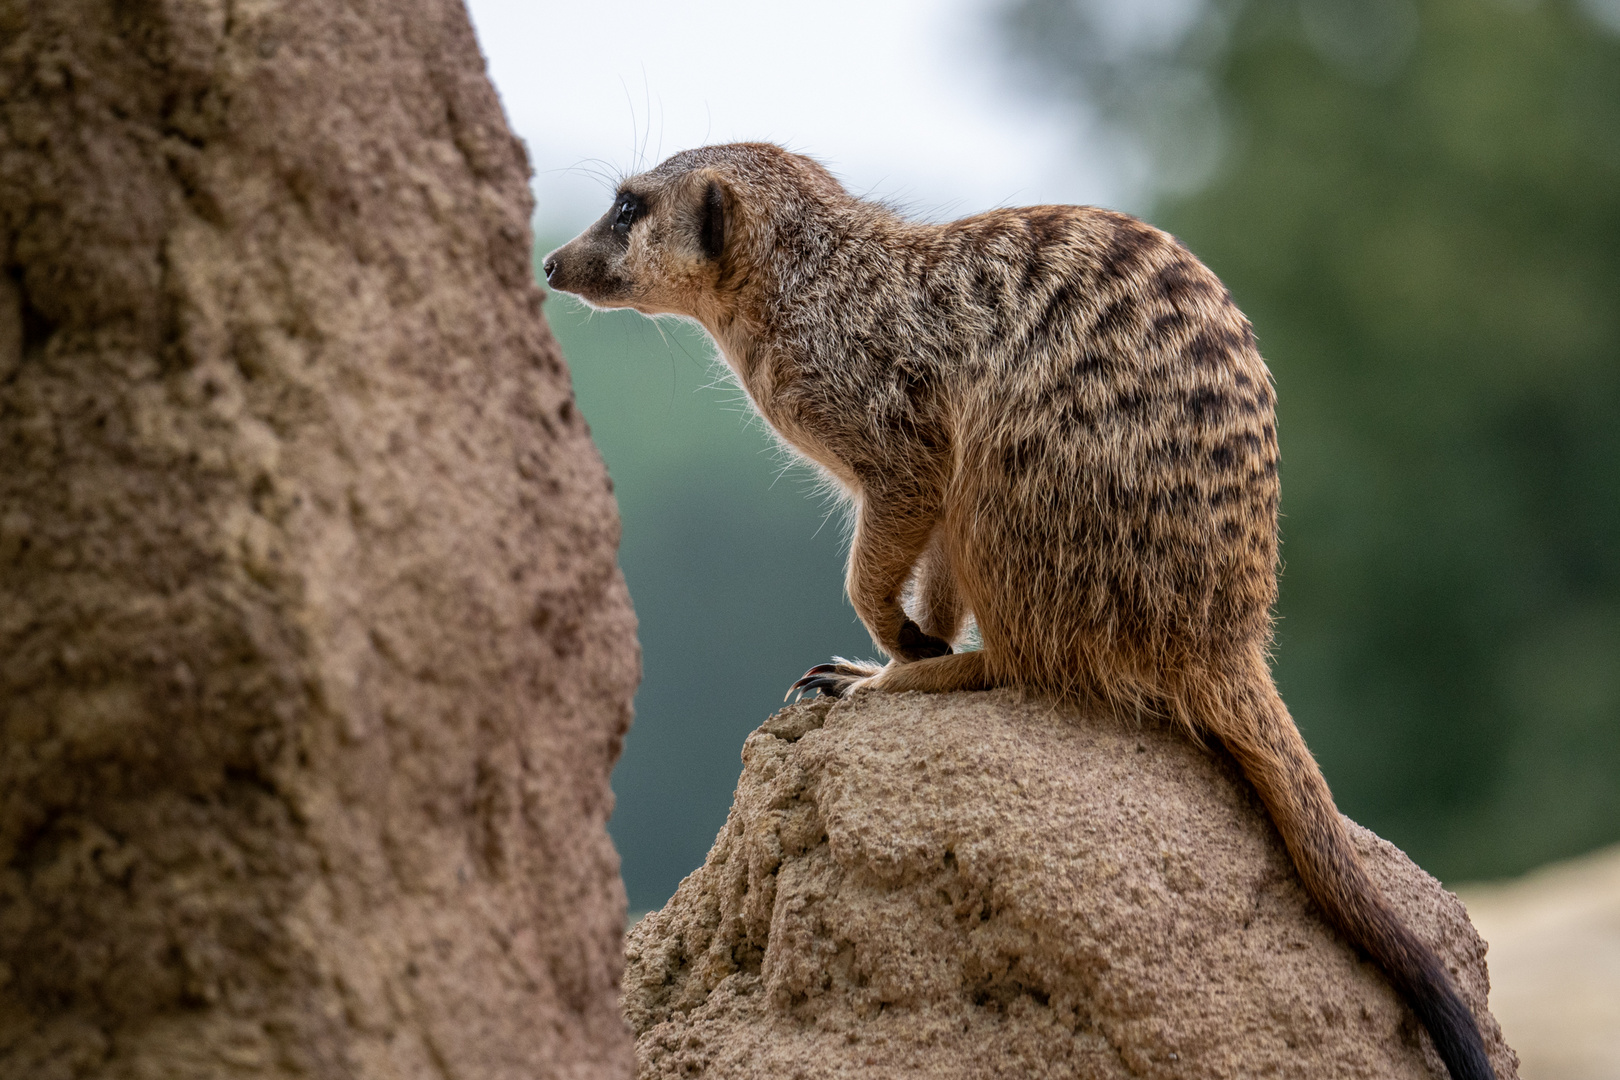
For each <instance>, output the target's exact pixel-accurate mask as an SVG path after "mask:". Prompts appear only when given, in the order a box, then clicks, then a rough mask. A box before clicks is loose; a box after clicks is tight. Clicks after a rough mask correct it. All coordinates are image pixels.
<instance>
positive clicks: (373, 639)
mask: <svg viewBox="0 0 1620 1080" xmlns="http://www.w3.org/2000/svg"><path fill="white" fill-rule="evenodd" d="M541 45H542V43H539V42H537V43H536V47H537V48H539V47H541ZM527 177H528V165H527V162H526V160H525V158H524V154H523V150H522V148H521V147H520V146H519V145H518V144H517V143H516V141H515V140H514V139H513V138H512V136H511V135H510V134H509V133H508V131H507V129H506V125H505V122H504V119H503V117H502V115H501V111H500V106H499V103H498V101H497V99H496V97H495V94H494V92H493V90H492V89H491V87H490V85H489V83H488V81H487V79H486V78H485V75H484V68H483V61H482V59H481V57H480V55H479V52H478V48H477V45H476V43H475V41H474V39H473V36H472V32H471V29H470V27H469V25H468V22H467V16H466V13H465V12H464V10H463V9H462V7H461V4H460V3H459V0H345V2H343V3H329V2H321V0H252V2H248V0H230V2H227V0H48V2H39V0H0V1078H4V1080H13V1078H17V1080H21V1078H28V1080H59V1078H67V1077H81V1076H83V1077H88V1076H95V1077H151V1078H159V1077H161V1078H164V1080H170V1078H189V1077H207V1078H210V1080H212V1078H222V1077H223V1078H228V1077H248V1076H252V1077H277V1076H295V1075H296V1076H300V1077H382V1076H388V1077H402V1078H406V1077H429V1076H431V1077H446V1076H455V1077H466V1078H479V1080H486V1078H501V1077H519V1076H522V1077H547V1076H567V1077H571V1078H580V1080H585V1078H592V1077H606V1076H618V1075H625V1074H627V1072H628V1070H629V1067H630V1041H629V1039H628V1037H627V1035H626V1034H625V1033H624V1029H623V1025H622V1022H621V1021H620V1019H619V1015H618V1009H617V997H618V984H617V978H618V973H619V964H620V960H619V945H620V932H621V930H622V926H623V923H622V920H623V904H624V901H623V894H622V890H621V886H620V884H619V881H618V875H617V860H616V857H615V855H614V853H613V850H612V847H611V845H610V843H609V841H608V838H607V835H606V833H605V831H604V828H603V824H604V821H605V819H606V817H607V814H608V812H609V809H610V801H611V795H610V792H609V789H608V784H607V780H608V772H609V769H610V768H611V766H612V763H613V761H614V759H615V757H616V756H617V754H618V750H619V746H620V741H621V738H622V735H623V733H624V730H625V726H626V724H627V722H628V710H629V704H630V698H631V694H632V691H633V687H634V684H635V681H636V678H637V654H636V648H635V643H634V637H633V634H634V624H633V618H632V615H631V613H630V610H629V607H628V603H627V600H626V597H625V594H624V588H623V583H622V581H621V579H620V577H619V575H618V572H617V569H616V567H615V563H614V548H615V544H616V542H617V530H618V525H617V519H616V514H615V510H614V507H613V504H612V498H611V495H610V493H609V490H608V486H607V479H606V476H605V473H604V471H603V468H602V465H601V462H600V460H599V459H598V457H597V456H596V454H595V451H594V450H593V448H592V447H591V445H590V441H589V438H588V435H587V433H586V430H585V427H584V424H583V422H582V421H581V419H580V417H579V416H578V414H577V413H576V412H575V410H574V408H573V403H572V398H571V390H570V387H569V382H568V376H567V372H566V370H565V369H564V368H563V366H562V362H561V359H560V357H559V355H558V352H557V348H556V345H555V343H554V342H553V341H552V339H551V336H550V334H549V333H548V331H547V330H546V328H545V326H544V323H543V321H542V320H541V318H540V311H539V309H540V294H539V292H538V291H537V290H536V288H535V287H534V284H533V280H532V272H531V266H530V238H529V230H528V221H529V215H530V209H531V207H530V195H529V191H528V186H527Z"/></svg>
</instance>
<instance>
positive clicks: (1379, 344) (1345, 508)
mask: <svg viewBox="0 0 1620 1080" xmlns="http://www.w3.org/2000/svg"><path fill="white" fill-rule="evenodd" d="M1605 5H1607V6H1605ZM1159 6H1161V7H1165V8H1166V10H1167V11H1171V14H1172V15H1173V16H1174V17H1173V18H1171V19H1170V20H1169V24H1171V25H1173V28H1174V29H1175V30H1176V32H1175V33H1173V34H1165V33H1163V32H1159V33H1157V35H1155V33H1152V32H1147V31H1144V30H1142V28H1141V25H1139V24H1132V23H1130V22H1129V21H1128V20H1127V21H1125V22H1121V20H1120V5H1118V4H1103V3H1090V2H1085V0H1080V2H1076V0H1022V2H1019V3H1016V4H1015V5H1014V6H1011V7H1009V8H1007V9H1006V10H1005V12H1004V20H1003V23H1002V27H1003V29H1004V31H1005V39H1006V41H1007V42H1008V43H1009V45H1010V52H1011V55H1012V59H1014V60H1015V62H1016V63H1017V64H1018V65H1019V66H1021V67H1022V68H1023V69H1024V70H1025V71H1026V72H1029V71H1033V72H1034V73H1035V75H1034V76H1033V77H1026V80H1025V81H1026V83H1027V84H1028V85H1030V86H1032V87H1036V86H1039V87H1040V88H1041V89H1040V92H1043V93H1047V94H1055V95H1060V96H1067V97H1068V98H1070V99H1072V100H1074V101H1075V102H1076V103H1077V104H1078V105H1080V106H1081V108H1080V109H1079V110H1077V116H1080V117H1088V116H1089V117H1092V118H1098V117H1100V118H1101V120H1102V122H1103V124H1104V125H1105V127H1108V128H1109V129H1110V132H1111V134H1112V135H1113V136H1114V137H1115V139H1116V141H1117V143H1118V144H1119V145H1121V146H1123V147H1126V148H1128V149H1132V150H1134V151H1135V152H1137V154H1138V155H1139V158H1140V159H1141V160H1143V161H1146V162H1148V163H1149V164H1150V165H1152V166H1153V167H1155V168H1158V169H1160V170H1162V174H1163V175H1164V176H1165V177H1166V178H1168V179H1167V181H1166V182H1165V183H1163V184H1161V185H1159V190H1158V197H1157V199H1155V200H1153V202H1152V205H1151V209H1150V211H1149V213H1148V215H1147V216H1149V217H1150V218H1151V219H1152V220H1154V221H1155V223H1157V224H1159V225H1161V226H1163V227H1165V228H1168V229H1170V230H1171V231H1173V232H1175V233H1176V234H1177V235H1179V236H1180V237H1181V238H1182V239H1183V240H1184V241H1185V242H1186V243H1187V245H1188V246H1189V247H1190V248H1191V249H1192V250H1193V251H1194V252H1195V253H1196V254H1198V255H1199V256H1200V257H1201V258H1203V259H1204V261H1205V262H1207V263H1208V264H1209V265H1210V266H1211V267H1212V268H1214V269H1215V271H1216V272H1217V273H1219V274H1220V275H1221V276H1222V278H1223V279H1224V280H1225V281H1226V283H1227V284H1228V285H1229V286H1230V288H1231V290H1232V292H1233V294H1234V295H1235V297H1236V298H1237V300H1238V303H1239V304H1240V305H1241V306H1242V307H1243V308H1244V310H1245V311H1246V312H1247V313H1248V314H1249V316H1250V317H1251V319H1252V320H1253V321H1254V323H1255V327H1256V330H1257V332H1258V334H1259V337H1260V343H1261V348H1262V350H1263V351H1264V353H1265V355H1266V357H1267V360H1268V362H1269V363H1270V365H1271V368H1272V371H1273V372H1274V374H1275V376H1276V380H1277V388H1278V396H1279V433H1280V437H1281V441H1282V478H1283V503H1282V507H1283V514H1284V520H1283V557H1284V562H1285V572H1284V574H1283V578H1282V582H1283V587H1282V599H1281V604H1280V608H1279V611H1280V615H1281V622H1280V624H1279V632H1278V648H1277V674H1278V679H1279V682H1280V683H1281V686H1282V690H1283V694H1284V696H1285V697H1286V699H1287V700H1288V702H1289V704H1290V707H1291V708H1292V709H1293V711H1294V714H1295V717H1296V719H1297V720H1298V722H1299V725H1300V727H1301V728H1302V730H1303V731H1304V732H1305V736H1306V738H1307V740H1308V741H1309V742H1310V744H1311V746H1312V748H1313V749H1314V750H1315V752H1316V753H1317V755H1318V757H1319V759H1320V761H1321V763H1322V766H1323V768H1324V770H1325V772H1326V773H1327V776H1328V779H1329V781H1330V782H1331V783H1332V785H1333V788H1334V792H1335V794H1336V796H1337V798H1338V800H1339V804H1340V807H1341V808H1342V809H1343V810H1344V811H1345V812H1346V813H1347V814H1349V815H1350V816H1351V817H1354V818H1356V819H1358V820H1360V821H1361V822H1363V823H1364V824H1366V825H1368V826H1369V827H1371V828H1373V829H1375V830H1377V831H1378V832H1380V833H1382V834H1383V835H1384V836H1386V837H1388V838H1389V839H1391V840H1392V841H1394V842H1395V843H1397V844H1400V845H1401V846H1402V847H1404V848H1405V849H1406V850H1407V851H1408V852H1410V853H1411V854H1412V856H1413V857H1414V858H1415V859H1417V861H1418V862H1420V863H1422V864H1423V865H1424V866H1425V867H1427V868H1428V869H1430V870H1431V871H1433V872H1434V873H1436V874H1438V875H1439V876H1440V877H1442V878H1444V879H1447V880H1461V879H1469V878H1483V877H1494V876H1499V875H1505V874H1510V873H1515V872H1518V871H1521V870H1524V869H1526V868H1528V867H1530V866H1533V865H1535V864H1536V863H1539V862H1543V861H1546V860H1548V859H1553V858H1557V857H1561V856H1566V855H1571V854H1574V853H1576V852H1579V851H1582V850H1584V849H1587V848H1590V847H1593V846H1596V845H1598V844H1601V843H1605V842H1609V841H1614V840H1616V839H1620V6H1616V5H1614V4H1613V3H1612V0H1588V7H1587V9H1586V10H1583V9H1582V8H1581V7H1579V6H1576V5H1572V4H1569V3H1564V2H1552V0H1542V2H1536V0H1422V2H1408V0H1247V2H1244V0H1228V2H1224V3H1206V4H1202V5H1200V4H1197V3H1188V2H1181V3H1179V4H1176V3H1171V4H1168V5H1166V4H1160V5H1159ZM1171 9H1174V10H1171ZM1605 17H1607V19H1608V20H1609V21H1610V23H1611V25H1610V27H1607V28H1606V27H1604V26H1603V25H1602V23H1603V21H1604V19H1605ZM1164 25H1166V23H1165V21H1164V20H1161V22H1160V27H1161V31H1162V27H1163V26H1164ZM1211 130H1216V131H1217V132H1218V133H1219V135H1220V144H1221V146H1220V152H1219V153H1218V154H1214V155H1212V154H1210V153H1209V150H1208V145H1209V139H1208V135H1209V132H1210V131H1211ZM1189 131H1197V132H1199V133H1201V134H1200V136H1199V138H1196V139H1189V140H1188V141H1187V143H1186V144H1185V146H1184V147H1183V145H1182V144H1181V143H1178V141H1177V133H1178V132H1189Z"/></svg>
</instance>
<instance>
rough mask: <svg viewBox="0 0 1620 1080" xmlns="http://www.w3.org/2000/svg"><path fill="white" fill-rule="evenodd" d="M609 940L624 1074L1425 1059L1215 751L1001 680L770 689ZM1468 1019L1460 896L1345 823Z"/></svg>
mask: <svg viewBox="0 0 1620 1080" xmlns="http://www.w3.org/2000/svg"><path fill="white" fill-rule="evenodd" d="M743 763H744V768H743V774H742V777H741V779H740V781H739V783H738V785H737V795H736V801H735V803H734V805H733V807H732V811H731V814H730V816H729V818H728V819H727V821H726V825H725V827H724V828H723V829H722V830H721V832H720V835H719V837H718V838H717V839H716V840H715V844H714V847H713V849H712V850H711V851H710V852H709V856H708V859H707V861H706V862H705V864H704V865H703V867H702V868H701V869H699V870H698V871H696V872H695V873H693V874H692V875H691V876H690V877H688V878H687V879H686V881H684V882H683V883H682V884H681V887H680V889H679V890H678V891H677V892H676V894H675V896H674V897H673V898H672V899H671V900H670V902H669V904H668V905H667V906H666V907H665V908H664V909H663V910H662V911H658V912H655V913H653V914H651V915H649V916H647V917H646V918H645V919H643V920H641V922H640V923H638V924H637V925H636V926H635V928H634V929H633V930H632V931H631V933H630V937H629V942H628V953H629V956H628V960H629V964H628V970H627V971H626V975H625V983H624V986H625V991H624V1011H625V1016H626V1018H627V1020H628V1021H629V1023H630V1025H631V1027H632V1029H633V1031H634V1032H635V1035H636V1037H637V1049H636V1056H637V1065H638V1075H639V1076H640V1077H642V1078H644V1080H650V1078H654V1077H666V1076H668V1077H674V1076H693V1075H699V1074H701V1075H703V1076H704V1077H706V1078H710V1080H722V1078H731V1077H781V1078H783V1080H789V1078H805V1080H809V1078H815V1077H847V1076H885V1077H887V1076H896V1075H919V1076H920V1075H927V1076H929V1077H937V1078H954V1077H963V1078H967V1077H974V1078H978V1077H1003V1076H1005V1077H1021V1078H1025V1077H1028V1078H1035V1077H1048V1076H1050V1077H1059V1076H1061V1077H1077V1076H1080V1077H1088V1078H1098V1080H1101V1078H1113V1077H1164V1078H1167V1080H1168V1078H1179V1077H1194V1076H1196V1077H1257V1076H1276V1077H1379V1078H1404V1077H1412V1078H1419V1077H1444V1076H1445V1071H1444V1068H1443V1067H1442V1066H1441V1064H1440V1061H1439V1059H1438V1058H1437V1057H1436V1056H1435V1055H1434V1052H1433V1050H1432V1048H1431V1047H1430V1046H1429V1044H1428V1036H1427V1035H1426V1034H1424V1033H1423V1032H1422V1031H1421V1029H1420V1028H1419V1027H1418V1026H1417V1025H1416V1022H1415V1021H1414V1020H1412V1018H1411V1016H1410V1014H1409V1013H1408V1012H1407V1011H1406V1009H1405V1008H1404V1007H1403V1006H1402V1005H1401V1003H1400V1002H1399V1000H1398V999H1397V998H1396V996H1395V994H1394V993H1393V991H1391V990H1390V988H1389V986H1388V984H1387V983H1386V982H1385V981H1384V979H1383V977H1382V975H1381V974H1380V973H1379V971H1378V969H1377V968H1375V967H1374V966H1372V965H1371V964H1370V963H1368V962H1366V961H1364V960H1361V959H1359V958H1358V956H1357V955H1356V953H1355V952H1354V951H1353V950H1352V949H1351V948H1350V947H1349V946H1347V945H1346V944H1345V943H1344V941H1343V940H1342V939H1341V938H1339V936H1338V935H1337V934H1336V933H1335V932H1334V931H1332V930H1331V929H1330V928H1328V927H1327V925H1326V924H1325V923H1323V921H1322V920H1321V918H1320V917H1319V916H1318V915H1317V914H1316V911H1315V909H1314V907H1313V906H1312V905H1311V904H1310V902H1309V900H1308V899H1307V898H1306V896H1305V894H1304V892H1303V890H1302V889H1301V887H1300V885H1299V883H1298V880H1297V878H1296V877H1295V875H1294V872H1293V869H1292V867H1291V865H1290V864H1289V861H1288V858H1287V855H1286V853H1285V852H1284V850H1283V848H1282V843H1281V841H1280V840H1279V839H1278V837H1277V835H1276V832H1275V830H1274V829H1273V828H1272V827H1271V825H1270V822H1269V821H1268V819H1267V818H1266V817H1265V814H1264V811H1263V810H1262V809H1261V807H1260V805H1259V803H1258V800H1257V799H1256V798H1255V797H1254V796H1253V794H1252V792H1251V791H1250V789H1249V788H1248V786H1247V784H1245V783H1244V781H1243V780H1242V778H1241V776H1240V775H1239V774H1238V772H1237V770H1236V768H1235V766H1233V765H1232V763H1231V762H1230V761H1228V760H1227V759H1226V758H1225V757H1224V756H1223V755H1220V754H1216V753H1213V752H1211V751H1208V750H1205V749H1201V748H1198V747H1196V746H1193V745H1191V744H1190V743H1189V742H1188V741H1187V740H1185V739H1184V738H1181V737H1179V736H1178V735H1176V734H1175V733H1173V732H1171V731H1169V730H1166V729H1163V728H1160V727H1158V726H1157V725H1152V724H1134V723H1121V722H1119V721H1117V720H1114V719H1112V718H1107V717H1094V716H1081V715H1077V714H1073V713H1070V712H1067V711H1063V710H1054V709H1053V708H1052V707H1051V706H1049V705H1046V704H1042V703H1038V702H1025V701H1021V700H1020V699H1019V698H1017V697H1016V696H1015V695H1013V694H1011V693H1007V692H1000V691H998V692H993V693H988V694H957V695H950V696H944V697H927V696H923V695H914V694H903V695H895V696H877V695H871V696H862V697H859V698H857V699H855V700H853V701H849V702H839V703H830V702H819V701H818V702H813V703H810V704H806V705H798V706H794V707H792V708H789V709H785V710H783V711H782V712H781V713H779V714H778V715H776V716H774V717H772V718H771V719H770V720H769V721H767V722H766V723H765V724H764V725H763V726H762V727H760V728H759V730H758V731H756V732H754V733H753V734H752V735H751V736H750V737H749V739H748V741H747V743H746V744H745V746H744V748H743ZM1352 831H1353V833H1354V837H1355V840H1356V843H1357V845H1358V847H1359V849H1360V851H1361V854H1362V857H1363V859H1364V860H1365V862H1366V864H1367V866H1368V870H1369V872H1370V873H1371V874H1372V876H1373V877H1374V879H1375V880H1376V881H1377V882H1378V883H1379V884H1380V886H1381V887H1382V888H1384V889H1385V890H1386V892H1387V894H1388V895H1389V897H1390V899H1391V902H1392V903H1393V904H1394V905H1395V907H1396V909H1397V910H1398V911H1400V912H1401V914H1402V916H1403V917H1404V918H1406V919H1407V920H1408V921H1409V923H1410V924H1411V925H1412V926H1413V927H1414V928H1415V929H1416V930H1417V932H1418V933H1419V934H1421V935H1422V936H1423V937H1425V938H1426V939H1428V940H1429V941H1431V942H1434V943H1435V944H1436V945H1437V946H1438V948H1439V950H1440V952H1441V955H1442V956H1443V957H1444V958H1445V960H1446V962H1447V964H1448V966H1449V967H1450V968H1451V971H1452V975H1453V978H1455V979H1456V980H1457V982H1458V984H1459V986H1460V988H1461V990H1462V992H1463V995H1464V997H1465V998H1466V999H1467V1000H1468V1002H1469V1003H1470V1005H1471V1006H1472V1007H1473V1008H1474V1009H1475V1012H1476V1015H1479V1016H1481V1017H1482V1018H1483V1027H1484V1032H1485V1038H1486V1045H1487V1048H1488V1049H1489V1051H1490V1053H1491V1057H1492V1060H1493V1062H1494V1063H1495V1066H1496V1069H1497V1074H1498V1076H1499V1077H1501V1080H1512V1078H1514V1077H1516V1076H1517V1071H1516V1059H1515V1058H1514V1056H1513V1052H1512V1051H1511V1050H1510V1049H1508V1047H1507V1045H1506V1044H1505V1043H1504V1042H1503V1041H1502V1037H1501V1031H1500V1029H1499V1028H1498V1027H1497V1025H1496V1022H1495V1021H1494V1020H1493V1019H1492V1018H1491V1017H1490V1015H1489V1014H1488V1012H1486V1010H1485V1000H1486V992H1487V989H1488V981H1487V975H1486V969H1485V945H1484V943H1483V942H1481V941H1480V939H1479V936H1478V935H1477V934H1476V933H1475V932H1474V930H1473V928H1472V927H1471V926H1470V924H1469V922H1468V918H1467V915H1466V913H1465V912H1464V910H1463V907H1462V905H1461V904H1460V903H1459V902H1458V901H1457V899H1456V897H1454V896H1452V895H1451V894H1450V893H1448V892H1446V891H1444V890H1443V889H1442V888H1441V887H1440V885H1439V883H1438V882H1436V881H1435V880H1434V879H1433V878H1431V877H1429V876H1428V875H1427V874H1425V873H1424V872H1423V871H1422V870H1420V869H1418V867H1416V866H1415V865H1414V864H1413V863H1412V862H1411V861H1410V860H1409V859H1407V858H1406V857H1405V856H1404V855H1403V854H1402V853H1401V852H1400V851H1399V850H1397V849H1396V848H1395V847H1394V846H1392V845H1391V844H1389V843H1387V842H1385V841H1383V840H1381V839H1379V838H1378V837H1377V836H1375V835H1373V834H1372V833H1370V832H1368V831H1366V830H1364V829H1361V828H1359V827H1354V826H1353V827H1352Z"/></svg>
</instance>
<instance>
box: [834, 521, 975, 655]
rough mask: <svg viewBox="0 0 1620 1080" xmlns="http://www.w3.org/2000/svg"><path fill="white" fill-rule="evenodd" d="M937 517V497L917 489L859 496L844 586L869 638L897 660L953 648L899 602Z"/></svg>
mask: <svg viewBox="0 0 1620 1080" xmlns="http://www.w3.org/2000/svg"><path fill="white" fill-rule="evenodd" d="M938 515H939V506H938V502H937V500H935V499H931V498H926V497H925V496H922V494H921V493H919V492H917V491H915V490H907V491H904V492H871V493H865V492H863V494H862V497H861V505H860V512H859V514H858V515H857V516H856V519H855V538H854V540H853V541H852V542H851V544H850V549H849V577H848V579H847V581H846V582H845V588H846V589H847V590H848V592H849V602H850V603H851V604H853V605H854V606H855V613H856V614H857V615H859V616H860V617H861V622H863V623H865V624H866V629H867V630H868V631H870V632H871V634H872V640H873V641H874V642H876V643H877V646H878V648H880V649H882V650H883V651H884V652H886V653H888V654H889V655H890V656H892V657H894V658H895V659H896V660H901V661H907V660H926V659H928V658H929V657H931V656H944V655H945V654H946V653H948V652H950V651H951V643H950V642H949V641H946V640H944V639H943V638H938V637H934V636H933V635H931V634H927V633H925V632H924V631H923V629H922V627H920V626H918V625H917V624H916V623H915V622H913V621H912V620H911V617H910V616H908V615H907V614H906V610H905V608H904V607H902V606H901V593H902V592H903V591H904V589H905V587H906V582H907V581H908V580H910V578H911V573H912V571H913V570H914V569H915V568H916V566H917V561H918V560H919V559H920V558H921V557H922V554H923V551H924V550H925V549H926V548H927V546H928V540H929V537H930V536H931V535H932V534H933V532H934V524H935V522H936V521H937V520H938Z"/></svg>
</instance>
